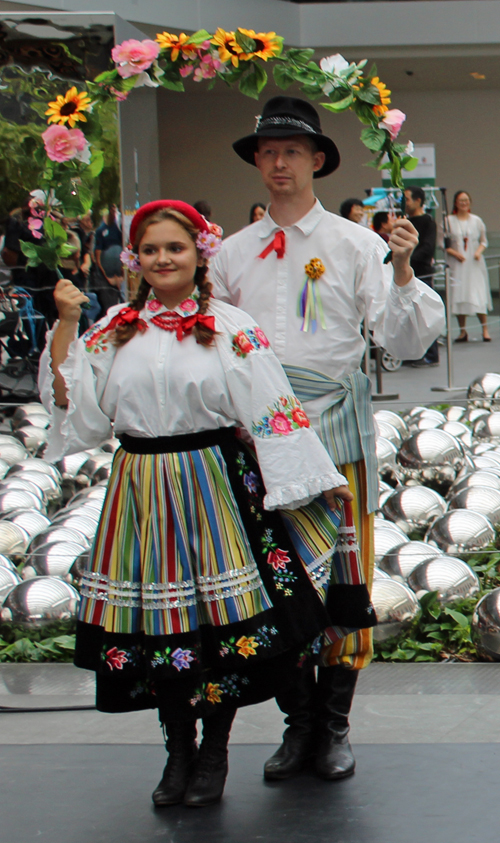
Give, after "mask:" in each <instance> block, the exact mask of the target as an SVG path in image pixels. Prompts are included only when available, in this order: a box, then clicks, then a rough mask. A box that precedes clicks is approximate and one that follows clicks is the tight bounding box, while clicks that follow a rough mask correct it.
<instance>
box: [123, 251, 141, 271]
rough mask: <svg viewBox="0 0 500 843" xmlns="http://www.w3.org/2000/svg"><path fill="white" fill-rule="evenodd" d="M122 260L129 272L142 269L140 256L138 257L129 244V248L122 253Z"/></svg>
mask: <svg viewBox="0 0 500 843" xmlns="http://www.w3.org/2000/svg"><path fill="white" fill-rule="evenodd" d="M120 260H121V262H122V264H123V266H126V267H127V269H128V270H129V272H140V271H141V264H140V263H139V258H138V257H137V255H136V253H135V252H134V251H132V249H131V248H130V246H127V248H126V249H124V250H123V252H121V253H120Z"/></svg>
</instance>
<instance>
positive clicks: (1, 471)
mask: <svg viewBox="0 0 500 843" xmlns="http://www.w3.org/2000/svg"><path fill="white" fill-rule="evenodd" d="M9 469H10V465H9V463H8V462H5V460H1V459H0V480H3V478H4V477H5V475H6V474H7V472H8V471H9Z"/></svg>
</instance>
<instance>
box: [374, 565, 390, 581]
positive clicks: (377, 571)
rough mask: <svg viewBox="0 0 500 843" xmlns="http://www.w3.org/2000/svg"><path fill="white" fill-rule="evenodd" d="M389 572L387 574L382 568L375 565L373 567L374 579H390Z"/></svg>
mask: <svg viewBox="0 0 500 843" xmlns="http://www.w3.org/2000/svg"><path fill="white" fill-rule="evenodd" d="M390 579H391V578H390V576H389V574H386V573H385V571H383V570H382V569H381V568H377V567H375V568H374V569H373V580H374V581H375V580H390Z"/></svg>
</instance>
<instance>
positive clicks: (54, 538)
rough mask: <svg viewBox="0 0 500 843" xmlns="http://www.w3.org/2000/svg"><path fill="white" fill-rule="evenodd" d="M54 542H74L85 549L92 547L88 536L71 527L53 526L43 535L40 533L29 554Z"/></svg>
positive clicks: (32, 542) (33, 541)
mask: <svg viewBox="0 0 500 843" xmlns="http://www.w3.org/2000/svg"><path fill="white" fill-rule="evenodd" d="M54 542H72V543H73V544H79V545H80V546H81V547H83V548H88V547H90V541H89V539H88V538H87V536H84V535H83V533H80V532H79V531H78V530H72V529H71V528H70V527H60V526H58V525H57V524H51V525H50V526H49V528H48V529H47V530H44V532H43V533H38V535H37V536H35V537H34V538H33V539H32V540H31V542H30V545H29V548H28V552H29V553H31V552H32V551H33V550H35V549H36V548H38V547H41V545H42V544H53V543H54Z"/></svg>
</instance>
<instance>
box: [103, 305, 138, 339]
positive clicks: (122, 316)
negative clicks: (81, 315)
mask: <svg viewBox="0 0 500 843" xmlns="http://www.w3.org/2000/svg"><path fill="white" fill-rule="evenodd" d="M139 313H140V311H139V310H134V308H132V307H124V308H122V310H120V312H119V313H117V314H116V316H113V318H112V319H111V321H110V322H109V324H108V325H106V327H105V328H101V330H100V331H99V332H98V333H97V334H95V335H94V336H93V337H92V341H93V342H94V341H95V340H96V339H98V338H99V337H100V336H102V334H107V333H108V331H113V330H114V329H115V328H122V327H124V326H125V325H133V324H134V323H135V322H136V323H137V328H138V329H139V331H141V332H142V331H145V330H146V329H147V327H148V326H147V323H146V322H145V321H144V319H139Z"/></svg>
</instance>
